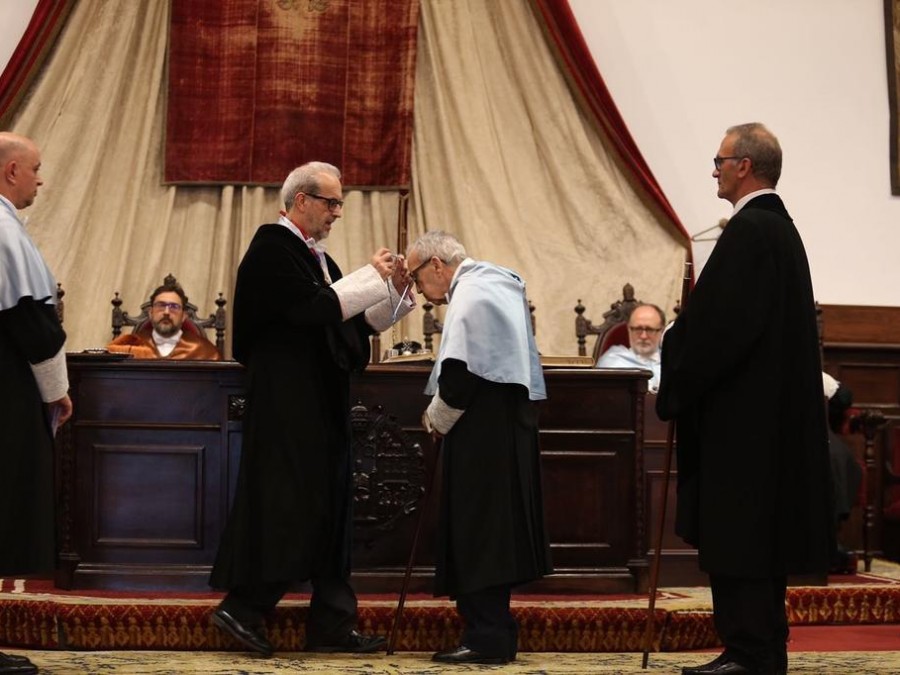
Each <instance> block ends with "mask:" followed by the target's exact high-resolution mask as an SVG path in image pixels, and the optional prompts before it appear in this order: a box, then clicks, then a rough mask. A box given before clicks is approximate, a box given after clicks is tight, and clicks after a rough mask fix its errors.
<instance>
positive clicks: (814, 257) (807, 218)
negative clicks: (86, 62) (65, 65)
mask: <svg viewBox="0 0 900 675" xmlns="http://www.w3.org/2000/svg"><path fill="white" fill-rule="evenodd" d="M569 3H570V4H571V6H572V9H573V11H574V12H575V14H576V16H577V17H578V19H579V23H580V24H581V28H582V31H583V32H584V35H585V38H586V40H587V41H588V43H589V45H590V46H591V50H592V51H593V53H594V56H595V58H596V60H597V63H598V66H599V69H600V72H601V73H602V74H603V77H604V78H605V80H606V83H607V85H608V86H609V88H610V90H611V92H612V95H613V97H614V99H615V100H616V102H617V104H618V106H619V109H620V110H621V112H622V116H623V117H624V118H625V121H626V123H627V124H628V126H629V128H630V129H631V133H632V134H633V136H634V138H635V140H636V141H637V144H638V146H639V147H640V148H641V151H642V152H643V154H644V156H645V158H646V159H647V162H648V163H649V165H650V167H651V168H652V170H653V172H654V173H655V175H656V178H657V180H658V181H659V182H660V184H661V185H662V188H663V190H664V191H665V193H666V194H667V195H668V197H669V200H670V201H671V202H672V205H673V206H674V208H675V211H676V212H677V213H678V214H679V216H680V217H681V220H682V222H683V223H684V225H685V227H686V228H687V229H688V231H689V232H696V231H699V230H702V229H704V228H707V227H709V226H711V225H714V224H715V223H716V222H718V220H719V219H720V218H722V217H725V216H727V215H728V214H729V213H730V211H731V209H730V205H729V204H728V203H727V202H724V201H721V200H719V199H717V198H716V191H715V183H714V180H713V179H712V177H711V173H712V157H713V155H714V154H715V153H716V150H717V149H718V145H719V141H720V140H721V138H722V135H723V132H724V130H725V128H726V127H728V126H730V125H732V124H737V123H740V122H748V121H761V122H764V123H766V124H767V125H768V126H769V127H770V128H771V129H772V131H774V132H775V134H776V135H778V137H779V139H780V141H781V144H782V147H783V149H784V153H785V164H784V172H783V175H782V180H781V183H780V185H779V191H780V192H781V194H782V195H783V197H784V199H785V202H786V203H787V206H788V209H789V210H790V212H791V214H792V215H793V216H794V219H795V220H796V222H797V226H798V228H799V229H800V232H801V234H802V235H803V238H804V241H805V242H806V247H807V251H808V253H809V257H810V264H811V267H812V273H813V283H814V285H815V289H816V297H817V298H818V300H819V301H820V302H823V303H828V304H859V305H892V306H900V272H898V268H897V261H898V259H900V197H893V196H891V192H890V174H889V165H888V164H889V129H888V114H889V113H888V100H887V66H886V61H885V47H884V23H883V16H882V13H883V9H882V0H790V1H789V2H786V1H785V0H757V1H756V2H754V3H737V2H734V1H724V0H677V2H676V1H673V0H569ZM36 4H37V0H0V64H2V65H0V67H2V66H5V64H6V61H7V59H8V58H9V54H10V53H12V51H13V49H15V46H16V44H17V43H18V40H19V37H20V36H21V34H22V31H23V30H24V29H25V26H26V25H27V22H28V19H29V17H30V15H31V12H32V11H33V8H34V6H35V5H36ZM711 247H712V244H709V243H699V244H696V245H695V249H694V252H695V258H696V260H697V261H698V263H700V264H702V263H703V262H704V261H705V260H706V257H707V256H708V255H709V251H710V250H711Z"/></svg>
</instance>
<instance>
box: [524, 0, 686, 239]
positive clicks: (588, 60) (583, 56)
mask: <svg viewBox="0 0 900 675" xmlns="http://www.w3.org/2000/svg"><path fill="white" fill-rule="evenodd" d="M532 2H533V4H534V6H535V8H536V10H537V15H538V17H539V19H541V21H542V22H543V24H544V28H545V31H546V33H547V34H548V36H549V37H550V41H551V46H552V47H553V48H554V50H555V52H556V54H557V57H558V58H559V60H560V62H561V63H562V65H563V68H564V69H565V71H566V76H567V78H568V79H569V82H570V83H571V84H572V85H573V87H574V88H575V90H576V94H577V96H578V97H579V98H580V99H581V100H582V101H583V102H584V104H585V105H586V106H587V108H588V110H589V111H590V112H591V114H592V115H593V117H594V119H595V120H596V122H597V123H598V124H599V125H600V130H601V132H602V133H603V134H604V136H605V137H606V138H607V139H608V140H609V142H610V143H611V144H612V146H613V147H614V148H615V149H616V150H617V151H618V153H619V156H620V157H621V159H622V162H623V164H624V166H625V168H626V170H628V171H630V172H631V174H632V176H633V177H634V179H635V180H636V182H637V184H638V185H639V186H640V187H641V188H643V190H644V191H645V192H646V193H647V194H648V195H649V197H650V199H651V200H652V202H653V203H654V204H655V205H656V206H657V207H658V208H659V210H661V211H662V213H663V214H664V216H665V217H666V218H667V219H668V220H670V221H671V222H672V225H673V226H674V227H675V228H676V229H677V230H678V232H680V233H681V234H682V235H683V236H684V239H685V244H686V245H688V255H689V256H690V246H689V244H688V242H689V241H690V235H689V234H688V232H687V230H685V229H684V225H682V224H681V221H680V220H679V218H678V215H677V214H676V213H675V211H674V209H673V208H672V205H671V204H669V200H668V199H667V198H666V195H665V194H664V193H663V191H662V188H661V187H660V186H659V183H657V182H656V178H655V177H654V176H653V172H652V171H650V167H649V166H647V162H646V161H644V157H643V155H641V151H640V150H639V149H638V147H637V144H635V142H634V139H633V138H632V137H631V133H630V132H629V131H628V127H627V126H626V125H625V120H623V119H622V115H621V114H620V113H619V110H618V108H616V104H615V102H614V101H613V99H612V96H611V95H610V93H609V90H608V89H607V88H606V83H605V82H604V81H603V77H602V76H601V75H600V71H599V70H597V64H596V63H594V58H593V56H591V52H590V49H588V46H587V43H586V42H585V41H584V36H583V35H582V34H581V30H580V29H579V28H578V22H577V20H576V19H575V15H574V14H573V13H572V9H571V8H570V7H569V3H568V0H532Z"/></svg>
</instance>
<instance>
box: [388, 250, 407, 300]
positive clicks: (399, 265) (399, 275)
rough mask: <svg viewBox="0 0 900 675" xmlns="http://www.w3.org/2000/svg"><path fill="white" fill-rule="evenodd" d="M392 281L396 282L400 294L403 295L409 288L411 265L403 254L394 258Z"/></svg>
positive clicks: (395, 285) (395, 286)
mask: <svg viewBox="0 0 900 675" xmlns="http://www.w3.org/2000/svg"><path fill="white" fill-rule="evenodd" d="M391 281H392V282H393V284H394V288H396V289H397V294H398V295H403V292H404V291H406V290H408V289H409V285H410V282H411V280H410V278H409V265H407V264H406V258H405V257H404V256H402V255H398V256H397V257H396V259H395V260H394V272H393V274H391Z"/></svg>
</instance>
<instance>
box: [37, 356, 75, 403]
mask: <svg viewBox="0 0 900 675" xmlns="http://www.w3.org/2000/svg"><path fill="white" fill-rule="evenodd" d="M28 365H30V366H31V372H32V373H34V379H35V380H37V386H38V389H39V390H40V392H41V400H43V401H44V402H45V403H52V402H53V401H58V400H59V399H61V398H62V397H63V396H65V395H66V394H67V393H68V392H69V374H68V372H66V348H65V345H63V346H62V347H61V348H60V350H59V351H58V352H56V356H54V357H52V358H49V359H47V360H46V361H41V362H40V363H29V364H28Z"/></svg>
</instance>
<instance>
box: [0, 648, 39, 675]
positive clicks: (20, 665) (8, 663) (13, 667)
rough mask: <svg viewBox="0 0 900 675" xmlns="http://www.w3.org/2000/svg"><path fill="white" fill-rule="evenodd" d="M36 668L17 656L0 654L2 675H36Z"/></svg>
mask: <svg viewBox="0 0 900 675" xmlns="http://www.w3.org/2000/svg"><path fill="white" fill-rule="evenodd" d="M37 672H38V669H37V666H36V665H34V664H33V663H32V662H31V661H29V660H28V658H26V657H24V656H19V655H18V654H4V653H2V652H0V674H2V675H36V673H37Z"/></svg>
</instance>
